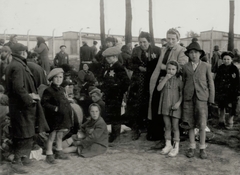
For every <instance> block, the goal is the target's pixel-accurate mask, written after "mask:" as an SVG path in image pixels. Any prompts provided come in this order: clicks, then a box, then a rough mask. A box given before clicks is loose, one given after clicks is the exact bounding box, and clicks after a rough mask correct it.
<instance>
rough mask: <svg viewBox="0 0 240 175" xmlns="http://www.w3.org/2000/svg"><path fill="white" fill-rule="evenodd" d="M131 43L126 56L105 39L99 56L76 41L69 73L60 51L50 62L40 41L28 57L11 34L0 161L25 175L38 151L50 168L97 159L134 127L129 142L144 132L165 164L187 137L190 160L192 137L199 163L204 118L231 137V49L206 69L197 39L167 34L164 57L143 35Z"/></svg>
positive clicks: (2, 83)
mask: <svg viewBox="0 0 240 175" xmlns="http://www.w3.org/2000/svg"><path fill="white" fill-rule="evenodd" d="M138 41H139V44H138V45H134V47H133V46H132V43H126V44H125V45H122V44H121V41H120V40H119V39H117V38H114V37H107V38H106V40H105V43H106V45H105V46H101V47H100V50H99V51H98V49H97V47H96V45H97V41H93V45H92V46H91V47H90V46H88V43H87V42H86V41H83V42H82V44H83V45H82V47H80V55H79V58H80V61H79V70H76V69H75V68H74V67H76V66H75V65H70V59H69V55H68V54H67V52H66V48H67V47H66V46H65V45H61V46H60V51H59V53H57V54H56V56H55V58H54V60H53V61H52V62H50V60H49V57H48V52H49V48H48V46H47V44H46V43H45V40H44V39H43V38H42V37H37V44H36V47H35V48H34V49H32V50H29V48H27V47H26V46H24V45H23V44H20V43H18V41H17V35H13V36H11V37H10V41H9V42H8V43H5V41H4V40H3V39H0V53H1V60H0V109H1V110H0V124H1V128H0V130H1V133H0V134H1V160H7V161H11V162H12V168H13V169H14V170H15V172H17V173H27V172H26V170H25V169H24V166H29V165H30V164H31V160H30V159H29V158H30V153H31V151H32V150H37V149H39V148H42V150H43V154H45V155H46V161H47V162H48V163H49V164H55V163H57V162H56V159H63V160H65V159H68V155H67V153H71V152H75V153H77V154H78V155H79V156H81V157H93V156H97V155H100V154H103V153H105V152H106V150H107V148H108V144H109V143H114V142H115V143H117V140H118V139H119V138H120V137H119V136H120V133H121V126H122V125H126V126H128V127H130V128H131V130H132V131H131V133H132V135H131V138H132V140H137V139H139V137H140V136H141V134H142V133H144V132H145V133H146V138H147V140H148V141H158V142H157V144H156V145H155V146H153V147H151V149H154V150H161V151H160V154H163V155H168V156H170V157H175V156H177V154H178V153H179V142H180V138H181V135H182V134H183V133H184V132H183V131H187V132H188V135H189V149H188V152H187V154H186V156H187V157H189V158H192V157H194V156H195V151H196V148H197V147H196V136H195V134H196V132H195V129H196V128H198V129H199V142H200V143H199V148H200V158H202V159H206V158H207V153H206V130H207V128H208V127H207V124H208V122H207V121H208V117H209V116H210V115H211V110H212V109H217V110H218V112H217V116H216V118H217V119H218V121H219V122H218V124H217V125H216V126H214V127H216V128H218V129H228V130H231V129H233V127H234V117H235V116H237V112H239V111H237V105H238V104H239V101H240V99H239V96H240V89H239V68H238V67H237V66H236V65H235V63H238V62H239V61H240V53H239V51H238V49H234V50H233V52H231V51H220V49H219V47H218V46H215V47H214V51H213V54H212V57H211V59H210V60H209V59H207V57H206V55H205V52H204V50H202V49H201V46H200V45H199V44H198V41H197V38H193V39H192V43H190V44H189V45H188V46H187V47H184V46H183V45H180V44H179V41H180V33H179V32H178V30H176V29H174V28H171V29H169V30H168V31H167V33H166V38H165V39H162V40H161V42H162V47H161V48H160V47H157V46H153V45H151V37H150V34H149V33H147V32H141V33H140V35H139V37H138ZM226 113H228V114H229V117H227V118H226V117H225V114H226ZM107 125H111V131H110V130H108V129H107Z"/></svg>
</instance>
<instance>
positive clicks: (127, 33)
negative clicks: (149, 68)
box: [125, 0, 132, 44]
mask: <svg viewBox="0 0 240 175" xmlns="http://www.w3.org/2000/svg"><path fill="white" fill-rule="evenodd" d="M125 3H126V26H125V44H127V43H132V4H131V0H125Z"/></svg>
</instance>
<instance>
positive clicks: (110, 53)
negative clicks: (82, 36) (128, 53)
mask: <svg viewBox="0 0 240 175" xmlns="http://www.w3.org/2000/svg"><path fill="white" fill-rule="evenodd" d="M120 53H121V50H120V49H119V48H117V47H110V48H108V49H106V50H105V51H104V52H103V53H102V55H103V56H104V57H110V56H116V55H119V54H120Z"/></svg>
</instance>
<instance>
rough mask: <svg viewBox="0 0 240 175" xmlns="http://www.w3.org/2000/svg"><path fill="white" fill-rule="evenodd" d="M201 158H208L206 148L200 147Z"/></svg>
mask: <svg viewBox="0 0 240 175" xmlns="http://www.w3.org/2000/svg"><path fill="white" fill-rule="evenodd" d="M200 158H201V159H206V158H207V153H206V151H205V149H200Z"/></svg>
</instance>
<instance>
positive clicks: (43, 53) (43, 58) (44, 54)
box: [34, 43, 50, 74]
mask: <svg viewBox="0 0 240 175" xmlns="http://www.w3.org/2000/svg"><path fill="white" fill-rule="evenodd" d="M34 51H35V52H36V53H38V54H39V56H40V63H41V67H42V68H43V69H44V70H45V71H46V73H47V74H48V73H49V72H50V63H49V58H48V52H49V49H48V47H47V45H46V44H45V43H41V44H40V46H39V47H36V48H35V49H34Z"/></svg>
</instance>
